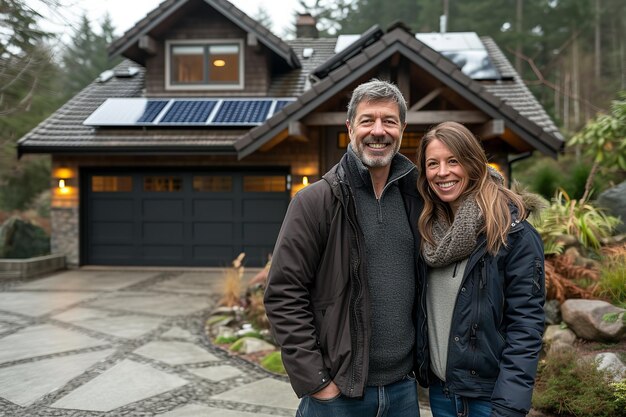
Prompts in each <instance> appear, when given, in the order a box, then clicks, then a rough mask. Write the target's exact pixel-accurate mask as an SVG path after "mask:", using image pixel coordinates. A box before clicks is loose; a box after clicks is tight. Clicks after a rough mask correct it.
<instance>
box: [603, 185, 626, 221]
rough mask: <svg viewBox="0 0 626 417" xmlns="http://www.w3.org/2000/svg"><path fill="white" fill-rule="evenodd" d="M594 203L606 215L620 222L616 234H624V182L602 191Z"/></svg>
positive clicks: (625, 190)
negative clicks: (618, 219)
mask: <svg viewBox="0 0 626 417" xmlns="http://www.w3.org/2000/svg"><path fill="white" fill-rule="evenodd" d="M596 202H597V204H598V206H599V207H602V208H604V209H605V210H606V211H607V213H608V214H610V215H611V216H615V217H619V218H620V219H621V220H622V223H621V224H619V225H618V226H617V232H618V233H626V181H624V182H622V183H620V184H617V185H616V186H615V187H613V188H609V189H608V190H606V191H604V192H603V193H602V194H600V195H599V196H598V199H597V201H596Z"/></svg>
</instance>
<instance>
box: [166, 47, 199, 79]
mask: <svg viewBox="0 0 626 417" xmlns="http://www.w3.org/2000/svg"><path fill="white" fill-rule="evenodd" d="M203 81H204V47H203V46H174V47H172V82H174V83H199V82H203Z"/></svg>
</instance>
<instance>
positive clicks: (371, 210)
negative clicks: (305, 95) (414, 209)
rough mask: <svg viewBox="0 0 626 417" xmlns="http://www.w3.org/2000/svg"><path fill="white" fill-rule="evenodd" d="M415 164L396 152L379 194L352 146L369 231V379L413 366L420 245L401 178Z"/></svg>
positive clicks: (385, 379)
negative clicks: (378, 194) (410, 219)
mask: <svg viewBox="0 0 626 417" xmlns="http://www.w3.org/2000/svg"><path fill="white" fill-rule="evenodd" d="M413 169H415V165H414V164H413V163H412V162H411V161H410V160H409V159H408V158H406V157H404V156H403V155H401V154H397V155H396V156H395V157H394V159H393V160H392V163H391V170H390V172H389V178H388V180H387V184H386V185H385V188H384V190H383V192H382V194H381V196H380V199H379V200H377V199H376V196H375V194H374V186H373V184H372V180H371V177H370V174H369V171H368V169H367V167H365V165H363V163H362V162H361V160H360V159H359V158H358V157H357V156H356V154H355V153H354V151H353V150H352V147H351V146H348V171H349V172H348V173H347V174H348V175H349V176H350V182H351V184H352V185H353V193H354V199H355V203H356V207H357V218H358V222H359V226H360V227H361V230H362V232H363V235H364V237H365V239H364V240H365V254H366V258H365V266H366V274H367V276H366V282H367V285H368V288H369V294H370V307H371V315H370V323H371V337H370V344H369V351H370V355H369V358H370V359H369V373H368V375H367V382H366V384H367V385H370V386H371V385H387V384H390V383H392V382H395V381H398V380H399V379H401V378H402V377H403V376H404V375H406V374H408V373H410V372H411V370H412V368H413V355H412V353H413V348H414V345H415V324H414V323H413V304H414V300H415V280H416V276H415V274H416V271H415V261H414V256H415V255H416V248H415V244H414V239H413V233H412V232H411V227H410V225H409V221H408V218H407V214H406V210H405V208H404V203H403V200H402V196H401V195H400V190H399V189H398V184H397V180H398V179H399V178H401V177H403V176H405V175H407V174H409V173H410V172H411V171H412V170H413Z"/></svg>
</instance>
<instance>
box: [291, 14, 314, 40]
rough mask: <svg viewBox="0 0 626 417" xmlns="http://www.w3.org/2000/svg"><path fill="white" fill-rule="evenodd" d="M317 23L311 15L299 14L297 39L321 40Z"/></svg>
mask: <svg viewBox="0 0 626 417" xmlns="http://www.w3.org/2000/svg"><path fill="white" fill-rule="evenodd" d="M316 24H317V21H316V20H315V18H314V17H313V16H311V13H298V17H297V18H296V38H319V32H318V31H317V27H315V25H316Z"/></svg>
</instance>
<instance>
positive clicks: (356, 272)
mask: <svg viewBox="0 0 626 417" xmlns="http://www.w3.org/2000/svg"><path fill="white" fill-rule="evenodd" d="M344 185H345V187H346V189H347V197H348V201H347V202H346V213H348V216H347V218H348V222H350V226H351V227H352V229H353V231H354V242H355V245H356V251H357V253H358V255H359V256H357V258H356V259H355V261H354V263H353V264H352V267H353V274H354V277H355V283H356V284H358V288H355V291H354V293H355V297H354V299H353V308H351V309H350V310H351V314H352V317H353V320H354V327H355V331H354V332H351V335H350V339H351V341H352V350H353V351H354V358H355V360H356V358H358V357H359V343H358V335H359V332H360V331H361V329H360V326H359V317H358V309H357V307H358V305H359V301H360V299H361V293H362V284H361V279H360V276H359V267H360V264H361V256H360V255H361V245H360V243H359V238H358V228H357V226H356V224H355V223H354V220H353V218H352V217H351V216H350V214H353V215H354V213H350V210H349V209H350V207H353V210H356V207H355V206H354V203H353V204H352V206H351V205H350V199H352V200H353V201H354V198H353V196H352V190H351V189H350V186H349V185H348V184H346V183H344ZM355 372H356V366H355V364H354V363H353V364H352V366H351V370H350V387H349V390H350V397H352V396H353V393H354V384H355V379H356V376H355Z"/></svg>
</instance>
